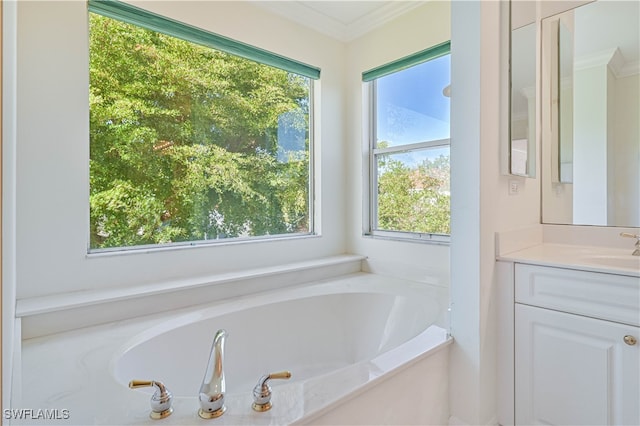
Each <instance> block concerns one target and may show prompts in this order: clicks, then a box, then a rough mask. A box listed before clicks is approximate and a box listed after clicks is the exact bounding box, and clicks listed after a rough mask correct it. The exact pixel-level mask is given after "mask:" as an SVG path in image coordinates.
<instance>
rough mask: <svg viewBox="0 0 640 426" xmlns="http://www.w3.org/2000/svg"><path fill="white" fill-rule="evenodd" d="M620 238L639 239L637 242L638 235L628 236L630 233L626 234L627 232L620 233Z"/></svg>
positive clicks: (639, 237)
mask: <svg viewBox="0 0 640 426" xmlns="http://www.w3.org/2000/svg"><path fill="white" fill-rule="evenodd" d="M620 236H621V237H625V238H637V239H639V240H640V235H637V234H630V233H628V232H621V233H620Z"/></svg>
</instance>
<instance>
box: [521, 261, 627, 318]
mask: <svg viewBox="0 0 640 426" xmlns="http://www.w3.org/2000/svg"><path fill="white" fill-rule="evenodd" d="M515 301H516V303H523V304H527V305H532V306H539V307H542V308H550V309H556V310H560V311H564V312H569V313H574V314H580V315H586V316H590V317H594V318H601V319H605V320H609V321H616V322H620V323H623V324H630V325H635V326H640V279H639V278H637V277H629V276H624V275H613V274H603V273H598V272H585V271H574V270H571V269H562V268H551V267H545V266H532V265H524V264H518V263H517V264H516V265H515Z"/></svg>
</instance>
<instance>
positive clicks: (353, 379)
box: [12, 273, 451, 425]
mask: <svg viewBox="0 0 640 426" xmlns="http://www.w3.org/2000/svg"><path fill="white" fill-rule="evenodd" d="M399 285H407V282H406V280H401V279H397V278H395V279H394V278H388V277H382V276H378V275H374V274H367V273H355V274H349V275H346V276H343V277H339V278H335V279H330V280H323V281H319V282H315V283H308V284H305V285H299V286H293V287H290V288H287V289H278V290H272V291H266V292H263V293H261V294H258V295H253V296H251V297H248V298H244V297H240V298H237V299H235V300H233V301H229V302H228V303H227V308H228V309H236V308H237V309H240V308H242V307H244V306H245V305H247V306H249V305H253V304H255V303H259V304H261V305H260V306H262V305H264V304H267V305H268V304H269V303H275V302H278V301H281V300H283V297H284V298H285V300H294V299H296V298H304V297H309V296H314V295H318V294H326V293H327V292H329V293H330V294H331V292H334V293H336V294H337V293H343V292H345V289H347V290H346V291H347V292H359V291H361V289H367V291H369V290H371V288H378V289H380V291H383V289H384V288H387V289H388V288H390V287H394V286H399ZM409 285H411V286H416V285H417V286H423V285H424V284H422V283H415V282H414V283H409ZM372 286H373V287H372ZM384 291H388V290H384ZM429 291H432V292H434V294H436V295H438V294H439V295H440V296H442V298H443V299H444V300H445V301H446V298H447V296H446V289H443V288H441V287H438V286H434V288H433V289H432V290H429ZM440 293H442V294H440ZM444 306H445V308H446V304H445V305H444ZM207 309H215V307H212V306H208V307H192V308H184V309H180V310H175V311H170V312H165V313H157V314H152V315H148V316H145V317H139V318H134V319H128V320H123V321H117V322H112V323H109V324H103V325H97V326H93V327H87V328H84V329H77V330H72V331H67V332H62V333H57V334H52V335H48V336H43V337H38V338H32V339H27V340H24V341H23V344H22V354H21V365H22V369H21V370H22V374H21V386H20V388H21V389H22V392H21V396H18V397H17V398H16V400H15V401H14V404H13V407H14V408H41V409H49V410H56V409H57V410H60V411H62V410H68V413H69V416H68V417H69V418H68V419H61V420H52V421H49V422H45V423H47V424H48V423H51V424H73V425H87V424H108V425H113V424H118V425H125V424H149V425H151V424H153V425H157V424H159V423H158V421H155V420H151V419H150V418H149V409H150V407H149V398H150V395H151V393H152V391H151V390H143V389H139V390H131V389H129V388H128V387H127V386H126V384H125V383H123V382H124V381H126V380H124V378H123V377H120V378H116V373H115V370H116V369H115V366H116V364H117V361H118V359H119V356H121V355H122V353H123V351H126V348H127V347H129V346H131V345H132V344H135V342H137V341H139V340H140V339H141V338H142V339H144V337H145V336H147V335H148V334H149V332H150V330H157V328H158V327H159V325H161V324H170V323H181V322H184V321H185V320H188V319H189V318H198V317H199V316H202V315H205V311H206V310H207ZM443 311H446V309H443ZM222 326H224V325H222ZM231 338H233V337H231ZM231 338H230V340H229V341H228V342H227V345H232V344H233V341H232V340H231ZM238 340H239V339H238V338H237V337H236V342H237V341H238ZM450 342H451V339H450V338H449V337H448V336H447V332H446V330H445V329H444V328H441V327H439V326H437V325H433V326H431V327H428V328H427V329H426V330H424V331H423V332H421V333H420V334H418V335H417V336H415V337H414V338H413V339H411V340H409V341H407V342H406V343H405V344H403V345H400V346H398V347H395V348H392V349H390V350H387V351H385V352H383V353H381V354H380V355H378V356H376V357H374V358H373V359H367V360H363V361H361V362H356V363H355V364H352V365H348V366H346V367H342V368H339V369H337V370H335V371H331V372H329V373H325V374H321V375H319V376H315V377H309V378H306V379H305V380H294V379H295V374H296V373H295V371H292V373H293V375H294V377H292V379H291V380H289V381H282V382H280V383H278V381H274V382H273V383H271V386H272V388H273V398H272V402H273V408H272V409H271V410H270V411H268V412H264V413H258V412H256V411H254V410H252V409H251V403H252V395H251V392H252V388H251V386H249V387H248V388H247V389H246V392H241V393H238V392H234V393H233V394H231V392H229V393H228V395H227V397H226V405H227V411H226V413H225V414H224V415H223V416H222V417H220V418H218V419H215V420H213V421H215V423H216V424H221V425H226V424H234V425H239V424H247V425H260V424H291V423H299V424H304V423H306V422H309V421H313V422H315V421H320V422H321V421H322V414H323V412H324V411H325V410H327V409H328V407H334V406H336V407H337V406H341V405H344V404H342V403H343V402H348V400H349V399H351V398H357V396H354V395H358V394H360V395H362V394H366V393H367V392H366V390H367V389H369V388H372V387H375V385H376V383H379V382H380V381H382V380H387V379H389V374H390V373H391V374H392V375H393V374H397V373H400V372H403V371H407V372H408V371H410V370H408V369H409V368H410V367H411V366H413V365H416V363H420V362H424V360H425V359H428V358H430V357H432V356H436V355H435V354H438V353H442V351H443V350H446V349H447V347H448V344H449V343H450ZM442 359H443V361H442V362H443V363H445V362H446V356H444V357H443V358H442ZM167 368H169V369H172V370H173V371H175V370H176V369H178V370H179V369H180V365H179V360H176V363H175V365H168V366H167ZM202 368H203V369H204V368H205V365H203V366H202ZM265 373H266V371H265ZM226 374H232V373H231V372H227V373H226ZM442 375H443V377H445V376H446V368H444V369H443V371H442ZM257 378H258V377H256V380H257ZM130 379H141V380H159V381H163V383H164V384H165V385H166V386H167V387H168V388H169V389H170V390H171V383H170V382H168V381H164V378H163V377H131V378H130ZM391 379H393V377H392V378H391ZM420 386H422V387H425V383H423V382H422V381H421V383H420ZM427 387H428V386H427ZM197 388H198V386H197V384H195V385H194V390H193V396H185V395H184V393H185V392H179V394H178V393H175V392H174V395H175V397H174V404H173V408H174V412H173V414H172V415H171V416H169V417H167V418H166V419H163V420H161V422H162V424H167V425H169V424H171V425H191V424H194V425H201V424H212V422H213V421H212V420H203V419H200V418H199V417H198V415H197V411H198V408H199V405H198V400H197V396H196V395H197ZM446 394H447V390H446V386H445V387H444V388H443V389H442V397H443V398H444V397H445V396H446ZM346 395H352V396H349V397H346ZM445 401H446V400H445ZM444 408H446V406H444ZM444 408H443V411H445V412H446V410H444ZM445 419H446V417H445ZM12 424H19V425H20V424H42V420H28V419H26V420H20V421H14V422H13V423H12Z"/></svg>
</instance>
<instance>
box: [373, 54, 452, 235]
mask: <svg viewBox="0 0 640 426" xmlns="http://www.w3.org/2000/svg"><path fill="white" fill-rule="evenodd" d="M450 59H451V55H450V44H449V42H446V43H443V44H441V45H438V46H435V47H433V48H431V49H427V50H425V51H422V52H419V53H417V54H415V55H411V56H409V57H406V58H402V59H400V60H398V61H395V62H393V63H390V64H387V65H384V66H382V67H379V68H376V69H373V70H371V71H368V72H365V73H364V74H363V81H364V82H365V84H366V85H368V86H369V90H370V96H369V99H370V123H371V126H370V141H369V143H370V145H369V153H370V156H369V158H370V164H369V169H370V179H369V185H370V191H369V194H370V195H369V212H368V226H367V227H368V233H369V234H372V235H379V236H387V237H400V238H413V239H428V240H440V241H447V240H448V235H449V234H450V232H451V231H450V196H451V194H450V189H449V182H450V179H449V176H450V162H449V152H450V150H449V146H450V139H449V138H450V131H449V129H450V125H449V112H450V106H449V103H450V102H449V85H450V64H451V60H450Z"/></svg>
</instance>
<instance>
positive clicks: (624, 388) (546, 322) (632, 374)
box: [514, 263, 640, 425]
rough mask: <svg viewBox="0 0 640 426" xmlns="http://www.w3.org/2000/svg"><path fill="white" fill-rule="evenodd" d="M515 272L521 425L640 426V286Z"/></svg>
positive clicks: (546, 271)
mask: <svg viewBox="0 0 640 426" xmlns="http://www.w3.org/2000/svg"><path fill="white" fill-rule="evenodd" d="M514 272H515V288H514V291H515V312H514V315H515V328H514V335H515V360H514V361H515V423H516V424H517V425H525V424H526V425H530V424H555V425H560V424H562V425H567V424H574V425H577V424H580V425H588V424H593V425H595V424H597V425H613V424H616V425H620V424H623V425H638V424H640V343H638V340H640V279H639V278H638V277H633V276H624V275H615V274H604V273H597V272H585V271H576V270H570V269H563V268H554V267H545V266H535V265H525V264H518V263H516V264H515V271H514Z"/></svg>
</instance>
